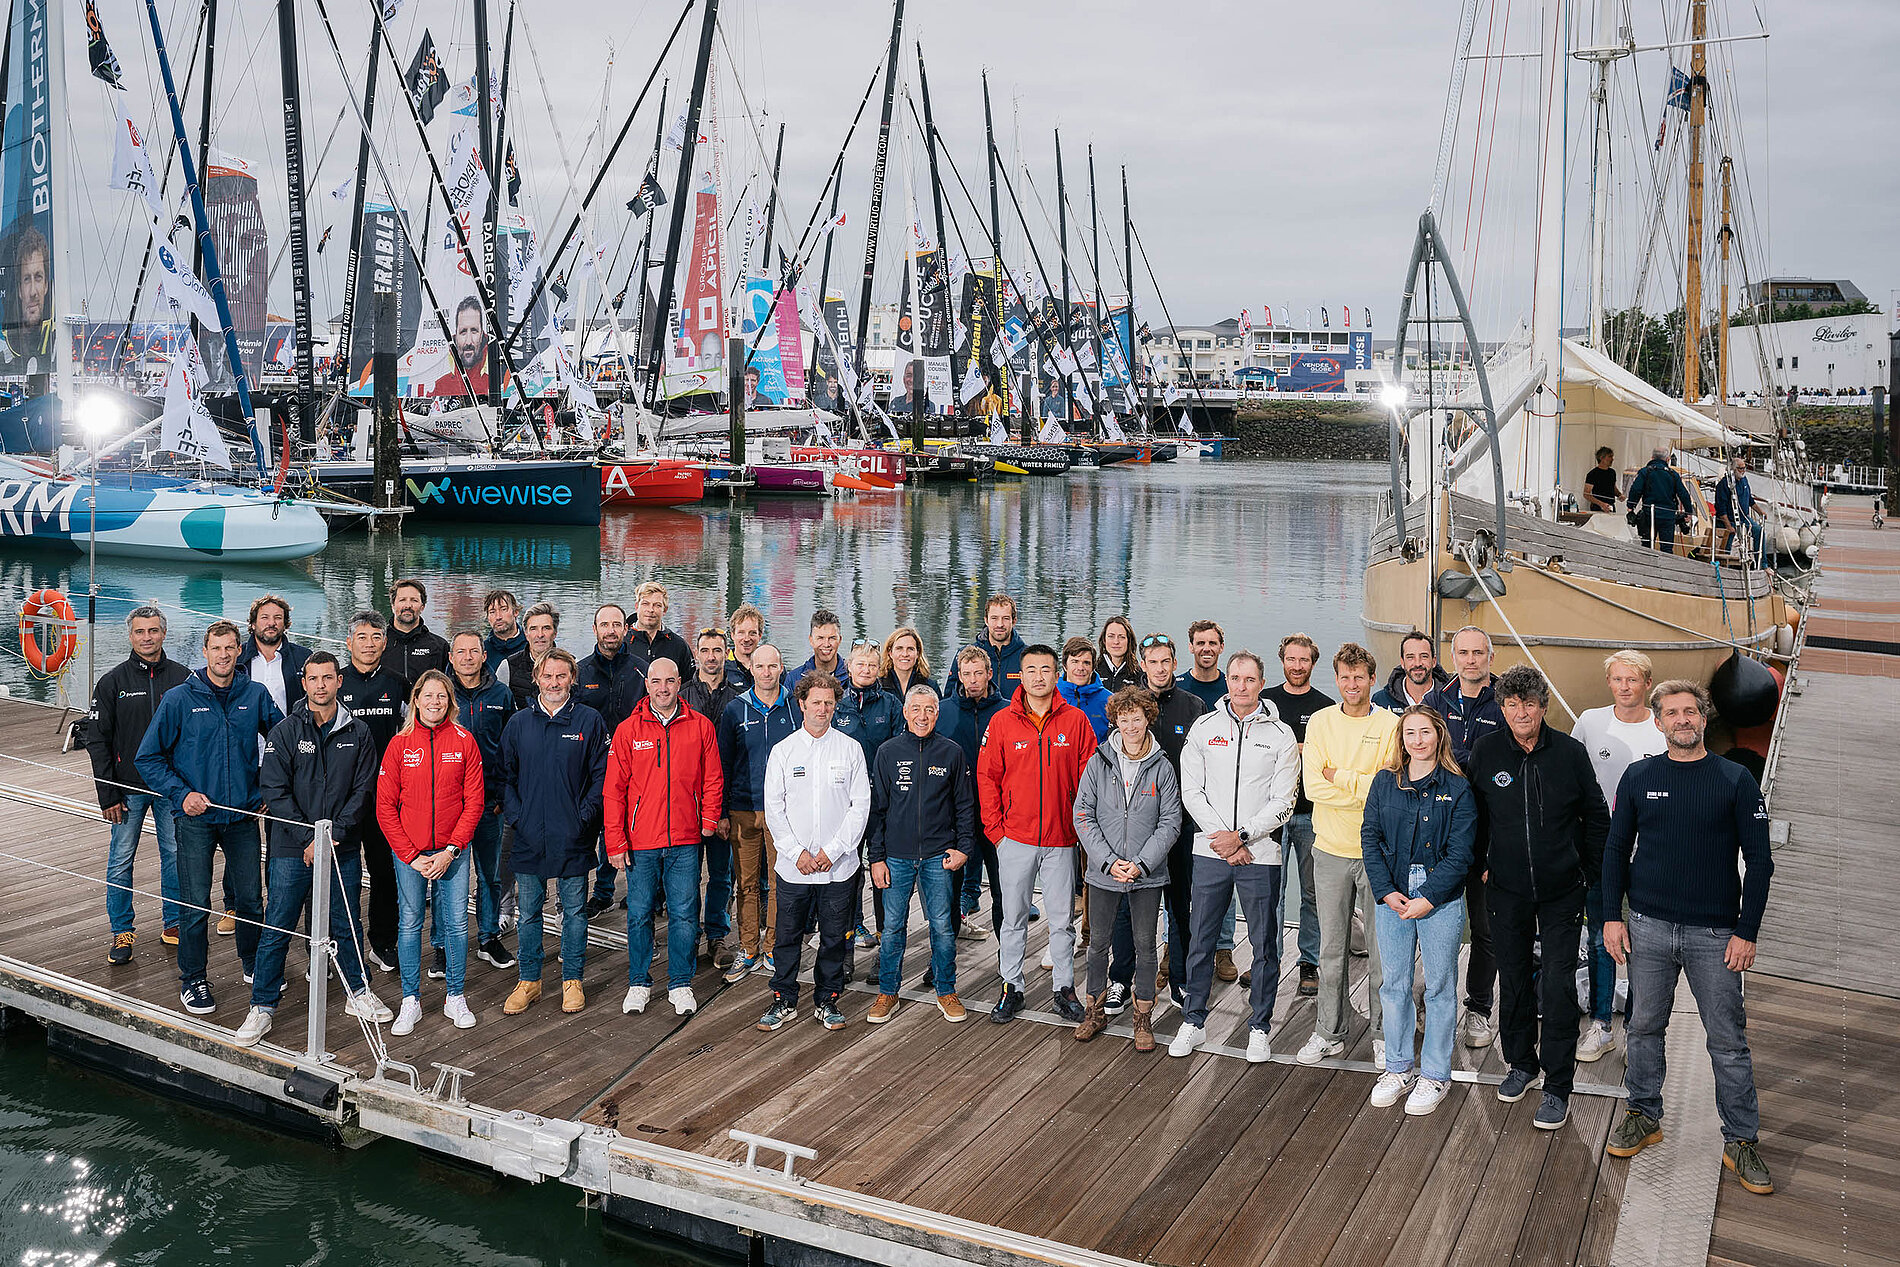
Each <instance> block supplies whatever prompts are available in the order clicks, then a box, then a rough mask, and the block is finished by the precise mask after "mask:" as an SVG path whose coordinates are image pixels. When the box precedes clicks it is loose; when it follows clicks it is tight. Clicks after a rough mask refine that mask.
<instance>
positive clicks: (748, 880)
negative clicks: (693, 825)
mask: <svg viewBox="0 0 1900 1267" xmlns="http://www.w3.org/2000/svg"><path fill="white" fill-rule="evenodd" d="M731 818H732V869H733V872H734V874H735V875H736V876H737V877H738V888H739V949H740V950H741V951H743V952H744V953H745V954H747V955H750V956H753V957H757V955H758V953H759V929H760V927H761V925H760V923H759V914H760V911H759V890H760V889H761V888H762V887H763V886H764V881H765V877H766V875H767V873H769V872H770V871H771V870H772V868H773V867H774V866H775V865H777V862H778V850H776V849H774V848H773V847H772V833H771V831H770V829H768V828H767V827H766V825H765V811H763V810H744V809H736V810H733V811H732V814H731ZM764 914H765V923H764V925H763V927H765V928H777V927H778V885H777V884H774V885H773V886H772V894H771V896H770V897H769V898H767V899H766V901H765V911H764Z"/></svg>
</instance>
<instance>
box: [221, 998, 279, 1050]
mask: <svg viewBox="0 0 1900 1267" xmlns="http://www.w3.org/2000/svg"><path fill="white" fill-rule="evenodd" d="M270 1020H271V1012H270V1009H269V1008H267V1007H254V1008H252V1009H251V1010H250V1011H248V1012H246V1013H245V1014H244V1024H242V1025H240V1026H238V1030H237V1033H236V1034H234V1035H232V1036H231V1041H232V1042H234V1043H236V1044H237V1045H238V1046H240V1047H255V1046H257V1045H258V1044H259V1043H261V1042H263V1041H264V1035H266V1034H268V1033H270Z"/></svg>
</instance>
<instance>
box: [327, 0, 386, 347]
mask: <svg viewBox="0 0 1900 1267" xmlns="http://www.w3.org/2000/svg"><path fill="white" fill-rule="evenodd" d="M380 51H381V50H380V49H379V48H378V46H377V32H376V24H375V23H373V22H372V23H371V24H370V32H369V73H368V74H367V75H366V76H365V77H364V79H363V135H362V138H361V139H360V140H358V141H357V143H356V193H355V195H354V196H353V197H352V199H351V202H350V262H349V267H348V269H347V270H346V271H345V273H344V279H343V322H342V327H341V329H340V330H339V331H338V333H337V347H336V358H335V363H336V376H337V377H338V378H347V377H349V374H350V343H351V341H352V336H353V335H354V333H355V330H356V300H357V294H356V278H357V262H358V260H359V258H360V257H361V255H362V253H363V202H364V199H365V197H366V196H367V195H368V193H369V133H370V126H371V125H372V124H373V123H374V122H375V121H376V63H378V62H379V61H381V60H382V58H381V57H379V56H377V54H378V53H379V52H380Z"/></svg>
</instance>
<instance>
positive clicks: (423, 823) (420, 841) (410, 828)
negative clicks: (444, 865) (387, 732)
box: [376, 721, 487, 865]
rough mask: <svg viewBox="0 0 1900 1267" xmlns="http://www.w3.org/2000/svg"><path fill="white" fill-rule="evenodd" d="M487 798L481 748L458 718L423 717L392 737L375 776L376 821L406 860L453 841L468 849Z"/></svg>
mask: <svg viewBox="0 0 1900 1267" xmlns="http://www.w3.org/2000/svg"><path fill="white" fill-rule="evenodd" d="M486 803H487V802H486V800H485V799H484V796H483V784H482V750H481V748H480V747H479V746H478V745H477V744H476V742H475V736H474V735H471V734H470V733H469V732H468V731H466V730H463V729H462V728H461V727H460V726H458V725H456V724H455V723H454V722H449V721H445V722H443V723H442V724H441V725H440V726H426V725H424V724H423V723H421V722H420V721H418V722H417V723H416V725H415V729H413V730H411V731H410V732H409V733H408V734H406V735H404V734H398V735H397V736H396V737H395V738H394V739H391V740H390V741H389V747H388V748H387V749H385V750H384V752H383V766H382V772H381V773H380V774H379V775H378V776H377V779H376V822H377V823H378V825H380V826H381V827H382V829H383V835H384V836H385V837H386V838H387V839H388V841H389V847H390V848H391V849H392V850H394V851H395V854H396V856H397V857H398V858H401V859H402V860H403V861H404V862H407V863H410V864H412V865H413V864H414V862H415V860H416V859H417V858H418V857H419V856H420V855H422V854H425V853H434V852H435V851H436V850H438V849H442V848H445V847H447V846H449V845H454V846H456V847H457V848H459V849H466V848H467V847H468V842H469V841H470V840H472V839H474V836H475V828H476V827H477V826H479V825H480V824H481V821H482V810H483V808H484V806H485V805H486Z"/></svg>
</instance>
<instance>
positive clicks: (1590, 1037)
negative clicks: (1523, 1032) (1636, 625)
mask: <svg viewBox="0 0 1900 1267" xmlns="http://www.w3.org/2000/svg"><path fill="white" fill-rule="evenodd" d="M1603 672H1604V676H1605V678H1607V679H1608V681H1609V686H1610V700H1611V702H1610V703H1609V704H1607V705H1605V706H1604V707H1602V708H1591V709H1585V710H1584V712H1583V714H1582V715H1581V716H1579V717H1578V718H1577V724H1576V725H1574V726H1572V727H1571V728H1570V734H1571V736H1572V737H1573V738H1574V739H1576V740H1577V742H1579V743H1581V744H1582V745H1583V746H1584V748H1585V749H1586V750H1588V751H1589V753H1590V766H1591V768H1592V769H1594V770H1595V771H1596V775H1597V786H1598V787H1599V788H1601V789H1602V790H1603V799H1604V800H1605V801H1607V802H1608V803H1609V806H1610V812H1611V813H1612V814H1615V812H1616V785H1617V784H1618V783H1620V782H1622V780H1623V771H1625V770H1627V769H1629V768H1630V766H1632V765H1634V764H1635V763H1636V762H1638V761H1640V760H1642V759H1643V758H1644V757H1655V756H1660V755H1662V753H1663V752H1665V751H1666V750H1667V749H1668V747H1669V741H1668V739H1667V738H1665V737H1664V735H1663V732H1662V728H1661V727H1660V726H1658V725H1657V724H1656V719H1655V718H1654V717H1653V716H1651V715H1650V712H1649V688H1650V685H1651V683H1650V676H1651V674H1652V673H1653V672H1654V669H1653V667H1652V665H1651V663H1650V659H1649V657H1648V656H1646V655H1644V654H1643V653H1642V652H1640V651H1617V652H1614V653H1612V654H1611V656H1610V658H1609V659H1607V660H1605V661H1604V662H1603ZM1602 900H1603V892H1602V881H1601V879H1599V880H1598V884H1597V887H1596V888H1593V889H1591V890H1590V892H1589V894H1588V895H1587V896H1586V898H1585V901H1584V911H1583V914H1584V918H1585V919H1586V920H1588V921H1589V923H1590V1025H1589V1028H1587V1029H1586V1030H1584V1032H1583V1037H1581V1038H1579V1039H1578V1040H1577V1059H1578V1060H1582V1061H1594V1060H1598V1059H1600V1058H1601V1057H1602V1056H1603V1053H1605V1052H1607V1051H1609V1050H1611V1049H1612V1048H1614V1047H1615V1046H1616V1038H1615V1036H1614V1035H1613V1034H1612V1033H1611V1032H1610V1014H1611V1012H1612V1011H1613V1010H1614V1007H1615V1004H1616V963H1615V961H1614V960H1612V959H1611V958H1610V952H1609V951H1608V950H1606V949H1605V948H1604V945H1603V921H1604V919H1606V918H1608V916H1604V915H1602V914H1601V911H1602Z"/></svg>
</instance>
